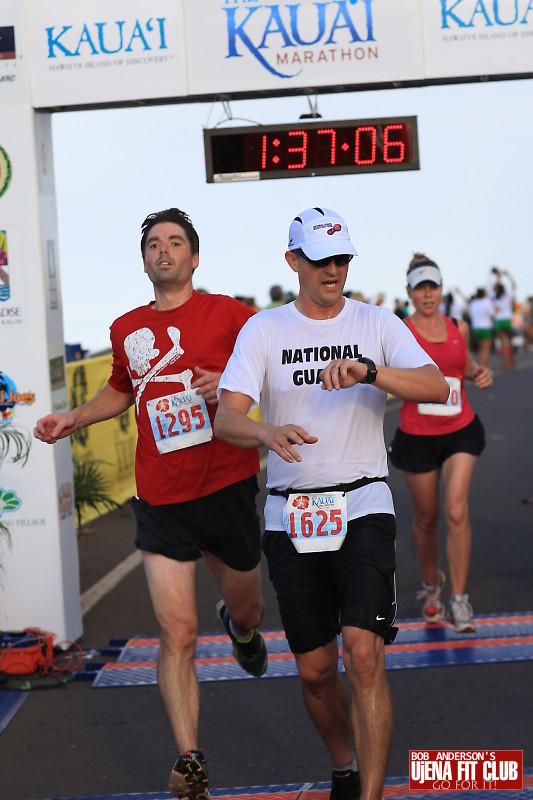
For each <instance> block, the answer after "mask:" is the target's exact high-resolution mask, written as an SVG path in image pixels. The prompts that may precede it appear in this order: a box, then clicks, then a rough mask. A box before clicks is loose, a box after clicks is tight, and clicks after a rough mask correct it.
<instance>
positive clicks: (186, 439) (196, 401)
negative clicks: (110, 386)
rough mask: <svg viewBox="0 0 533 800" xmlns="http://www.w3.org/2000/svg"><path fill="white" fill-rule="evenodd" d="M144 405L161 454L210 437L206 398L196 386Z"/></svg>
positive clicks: (211, 436) (211, 433)
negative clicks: (199, 392)
mask: <svg viewBox="0 0 533 800" xmlns="http://www.w3.org/2000/svg"><path fill="white" fill-rule="evenodd" d="M146 408H147V410H148V416H149V417H150V424H151V426H152V433H153V434H154V439H155V443H156V445H157V449H158V450H159V452H160V453H170V452H172V451H173V450H182V449H183V448H184V447H193V446H194V445H197V444H203V442H209V441H210V440H211V439H212V438H213V428H212V427H211V420H210V419H209V414H208V413H207V406H206V404H205V400H204V398H203V397H202V396H201V395H199V394H198V391H197V390H196V389H185V391H183V392H177V393H176V394H168V395H166V396H165V397H157V398H156V399H155V400H148V402H147V403H146Z"/></svg>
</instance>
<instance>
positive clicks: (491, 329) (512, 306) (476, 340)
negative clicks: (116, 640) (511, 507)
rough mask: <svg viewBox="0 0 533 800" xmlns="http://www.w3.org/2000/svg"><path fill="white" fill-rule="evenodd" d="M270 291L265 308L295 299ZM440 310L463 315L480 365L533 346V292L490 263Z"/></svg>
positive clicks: (507, 362) (509, 358) (406, 309)
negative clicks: (478, 283) (526, 293)
mask: <svg viewBox="0 0 533 800" xmlns="http://www.w3.org/2000/svg"><path fill="white" fill-rule="evenodd" d="M200 291H201V290H200ZM269 294H270V302H269V303H268V305H267V306H265V308H275V307H276V306H281V305H284V304H286V303H291V302H292V301H293V300H294V294H293V292H289V291H285V290H284V289H283V287H281V286H279V285H278V284H275V285H273V286H271V287H270V291H269ZM344 296H345V297H350V298H352V299H353V300H359V301H361V302H363V303H372V304H374V305H378V306H380V305H384V304H385V303H386V295H385V293H383V292H380V293H379V294H378V295H377V296H376V297H374V298H370V297H366V296H365V295H364V294H363V293H362V292H358V291H357V292H354V291H345V292H344ZM236 299H237V300H240V301H241V302H243V303H245V304H246V305H247V306H249V307H251V308H253V309H255V310H256V311H259V310H261V307H260V306H259V305H258V304H257V303H256V300H255V298H254V297H244V296H241V295H237V296H236ZM392 309H393V311H394V313H395V314H396V315H397V316H398V317H400V319H405V318H406V317H408V316H409V315H410V314H411V313H412V307H411V303H410V301H409V299H407V298H398V297H397V298H395V299H394V304H393V306H392ZM441 311H442V313H443V314H445V315H446V316H447V317H451V318H453V319H463V320H465V322H467V323H468V324H469V326H470V335H471V349H472V351H473V352H475V353H476V355H477V357H478V359H479V362H480V364H481V365H483V366H486V365H487V364H488V361H489V357H490V354H491V353H492V352H494V351H496V352H497V353H499V354H500V356H501V359H502V366H503V367H504V369H512V368H513V367H514V352H515V348H516V347H517V346H523V347H524V349H525V350H532V349H533V296H530V297H527V298H526V300H524V301H523V302H520V301H519V300H518V299H517V297H516V283H515V280H514V278H513V277H512V275H511V274H510V272H509V271H508V270H505V269H500V268H498V267H492V268H491V270H490V273H489V277H488V280H487V283H486V285H485V286H482V287H479V288H478V289H476V291H475V292H474V293H473V294H472V295H471V296H470V297H468V296H467V295H465V294H464V293H463V292H462V291H461V289H459V288H458V287H455V288H454V289H453V290H452V291H449V292H448V293H447V294H446V295H444V296H443V299H442V306H441Z"/></svg>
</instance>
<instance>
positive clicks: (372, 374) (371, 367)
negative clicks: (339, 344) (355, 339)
mask: <svg viewBox="0 0 533 800" xmlns="http://www.w3.org/2000/svg"><path fill="white" fill-rule="evenodd" d="M357 360H358V361H360V362H361V363H362V364H366V378H365V379H364V381H363V383H374V382H375V380H376V378H377V375H378V371H377V369H376V365H375V364H374V362H373V361H372V359H371V358H364V357H363V356H362V357H361V358H358V359H357Z"/></svg>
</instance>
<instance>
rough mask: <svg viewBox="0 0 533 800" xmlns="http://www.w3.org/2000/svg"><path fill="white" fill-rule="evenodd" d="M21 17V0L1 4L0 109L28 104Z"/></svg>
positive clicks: (9, 0) (10, 0) (3, 1)
mask: <svg viewBox="0 0 533 800" xmlns="http://www.w3.org/2000/svg"><path fill="white" fill-rule="evenodd" d="M23 14H24V3H22V2H21V0H2V2H1V3H0V106H2V105H4V104H5V105H8V104H12V103H22V102H29V92H28V87H27V82H26V77H25V70H24V65H25V59H24V37H23V33H24V25H23ZM0 194H1V192H0Z"/></svg>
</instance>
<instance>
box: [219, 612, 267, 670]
mask: <svg viewBox="0 0 533 800" xmlns="http://www.w3.org/2000/svg"><path fill="white" fill-rule="evenodd" d="M215 612H216V615H217V617H218V619H219V622H220V624H221V625H223V626H224V628H225V629H226V633H227V634H228V636H229V638H230V639H231V642H232V644H233V655H234V656H235V660H236V661H237V663H238V665H239V666H240V667H242V669H243V670H244V671H245V672H247V673H248V674H249V675H253V676H254V678H259V677H261V675H264V674H265V672H266V668H267V666H268V652H267V648H266V644H265V640H264V639H263V637H262V636H261V634H260V633H259V631H258V630H257V629H256V628H254V629H253V630H252V631H250V639H249V641H247V642H239V641H238V640H237V639H236V638H235V635H234V633H233V631H232V630H231V627H230V624H229V623H230V616H229V613H228V609H227V608H226V604H225V602H224V600H219V601H218V603H217V604H216V606H215Z"/></svg>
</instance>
